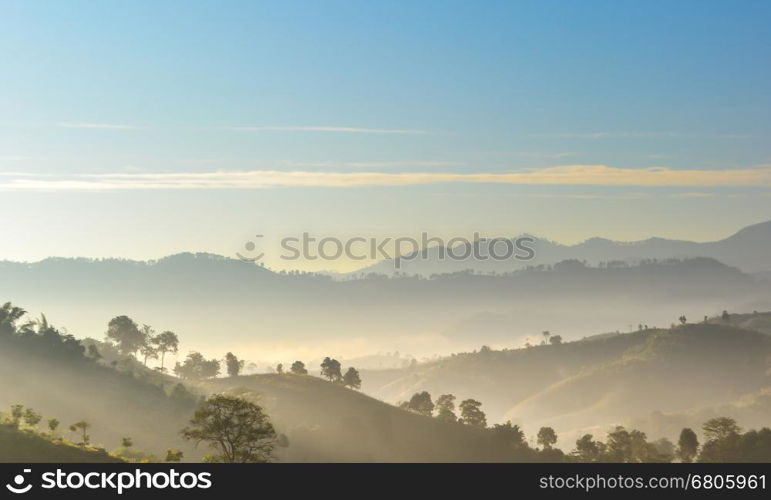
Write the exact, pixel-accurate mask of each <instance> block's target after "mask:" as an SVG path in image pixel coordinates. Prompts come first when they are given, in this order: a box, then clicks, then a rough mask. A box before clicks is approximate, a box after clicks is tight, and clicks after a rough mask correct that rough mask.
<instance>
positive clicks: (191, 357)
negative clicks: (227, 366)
mask: <svg viewBox="0 0 771 500" xmlns="http://www.w3.org/2000/svg"><path fill="white" fill-rule="evenodd" d="M219 372H220V362H219V361H218V360H216V359H212V360H207V359H205V358H204V357H203V354H201V353H200V352H191V353H190V354H188V355H187V358H185V361H184V362H183V363H181V364H180V363H177V364H176V366H174V373H175V374H176V375H177V376H179V377H181V378H184V379H191V380H199V379H202V378H211V377H216V376H217V375H218V374H219Z"/></svg>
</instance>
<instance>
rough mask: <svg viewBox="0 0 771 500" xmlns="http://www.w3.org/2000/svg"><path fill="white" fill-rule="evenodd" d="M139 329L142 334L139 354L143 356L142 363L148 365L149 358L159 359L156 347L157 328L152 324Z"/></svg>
mask: <svg viewBox="0 0 771 500" xmlns="http://www.w3.org/2000/svg"><path fill="white" fill-rule="evenodd" d="M139 331H140V333H141V334H142V345H141V346H140V347H139V354H140V355H141V356H142V363H143V364H144V365H145V366H147V360H148V359H158V350H157V349H156V347H155V330H153V328H152V327H151V326H150V325H142V328H140V330H139Z"/></svg>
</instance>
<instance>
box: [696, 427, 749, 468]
mask: <svg viewBox="0 0 771 500" xmlns="http://www.w3.org/2000/svg"><path fill="white" fill-rule="evenodd" d="M702 431H704V440H705V442H704V445H703V446H702V447H701V453H700V454H699V462H739V461H741V452H740V443H741V438H742V436H741V428H740V427H739V426H738V425H737V424H736V420H734V419H732V418H729V417H717V418H713V419H711V420H708V421H706V422H705V423H704V425H703V426H702Z"/></svg>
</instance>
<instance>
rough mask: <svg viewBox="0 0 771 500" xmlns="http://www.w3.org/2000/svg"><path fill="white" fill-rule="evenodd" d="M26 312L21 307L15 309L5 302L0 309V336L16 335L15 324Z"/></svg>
mask: <svg viewBox="0 0 771 500" xmlns="http://www.w3.org/2000/svg"><path fill="white" fill-rule="evenodd" d="M25 314H27V311H25V310H24V309H22V308H21V307H16V306H14V305H13V304H11V303H10V302H6V303H5V304H3V306H2V307H0V335H13V334H15V333H16V322H17V321H19V320H20V319H21V318H23V317H24V315H25Z"/></svg>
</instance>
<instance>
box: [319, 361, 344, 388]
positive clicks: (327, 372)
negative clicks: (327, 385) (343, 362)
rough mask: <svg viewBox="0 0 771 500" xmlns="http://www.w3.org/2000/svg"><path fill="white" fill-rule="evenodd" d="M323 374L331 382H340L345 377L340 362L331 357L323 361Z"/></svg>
mask: <svg viewBox="0 0 771 500" xmlns="http://www.w3.org/2000/svg"><path fill="white" fill-rule="evenodd" d="M321 376H322V377H324V378H326V379H328V380H329V381H330V382H339V381H340V380H341V379H342V378H343V374H342V373H341V372H340V362H339V361H338V360H336V359H332V358H329V357H326V358H324V361H323V362H322V363H321Z"/></svg>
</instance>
